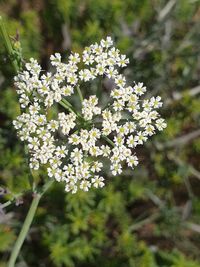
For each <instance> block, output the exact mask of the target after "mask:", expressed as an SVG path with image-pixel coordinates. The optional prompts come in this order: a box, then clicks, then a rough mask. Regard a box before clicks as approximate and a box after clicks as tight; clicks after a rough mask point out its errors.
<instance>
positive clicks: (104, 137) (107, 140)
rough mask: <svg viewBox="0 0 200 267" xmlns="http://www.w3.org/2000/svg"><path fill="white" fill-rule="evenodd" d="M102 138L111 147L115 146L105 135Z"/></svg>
mask: <svg viewBox="0 0 200 267" xmlns="http://www.w3.org/2000/svg"><path fill="white" fill-rule="evenodd" d="M102 138H103V139H104V140H105V141H106V142H107V143H109V144H110V145H111V146H113V147H114V146H115V144H114V143H113V141H112V140H110V138H108V137H107V136H106V135H102Z"/></svg>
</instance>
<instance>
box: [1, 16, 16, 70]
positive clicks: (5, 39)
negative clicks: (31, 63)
mask: <svg viewBox="0 0 200 267" xmlns="http://www.w3.org/2000/svg"><path fill="white" fill-rule="evenodd" d="M0 33H1V36H2V39H3V42H4V45H5V47H6V50H7V52H8V55H9V58H10V60H11V63H12V65H13V68H14V70H15V72H16V73H17V72H18V69H19V67H18V64H17V61H16V60H15V59H14V58H13V54H14V49H13V46H12V44H11V41H10V38H9V36H8V32H7V30H6V27H5V25H4V22H3V19H2V17H1V16H0Z"/></svg>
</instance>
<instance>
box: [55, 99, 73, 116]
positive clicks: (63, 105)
mask: <svg viewBox="0 0 200 267" xmlns="http://www.w3.org/2000/svg"><path fill="white" fill-rule="evenodd" d="M59 104H60V105H61V106H62V107H64V108H65V109H67V110H69V111H70V112H73V113H75V114H76V112H75V111H74V110H73V109H72V107H71V104H70V105H69V102H68V101H67V100H64V99H62V100H61V101H60V102H59ZM76 115H77V114H76Z"/></svg>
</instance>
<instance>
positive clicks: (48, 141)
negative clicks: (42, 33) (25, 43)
mask: <svg viewBox="0 0 200 267" xmlns="http://www.w3.org/2000/svg"><path fill="white" fill-rule="evenodd" d="M50 61H51V65H52V72H47V73H44V72H43V70H42V68H41V66H40V65H39V64H38V62H37V61H36V60H35V59H32V58H31V59H30V61H29V62H28V63H26V64H25V68H24V70H22V71H21V72H19V73H18V74H17V76H16V77H15V85H16V87H17V93H18V95H19V102H20V106H21V110H22V113H21V115H20V116H18V117H17V118H16V120H14V121H13V124H14V127H15V128H16V129H17V132H18V136H19V138H20V139H21V140H22V141H25V143H26V144H27V147H28V151H29V155H30V168H31V169H34V170H37V169H39V168H40V166H44V167H45V168H46V170H47V174H48V176H49V178H50V179H55V180H56V181H58V182H64V183H65V190H66V191H67V192H69V191H70V192H72V193H76V192H77V190H78V189H81V190H84V191H88V190H89V189H90V188H91V187H95V188H101V187H103V186H104V184H105V178H104V177H103V168H104V162H105V160H107V161H109V165H110V171H111V173H112V175H114V176H116V175H118V174H120V173H121V172H122V170H123V168H124V167H130V168H132V169H134V168H135V166H137V164H138V158H137V156H136V153H135V148H136V147H137V146H138V145H143V144H144V143H145V142H146V141H147V140H148V138H149V137H151V136H152V135H154V134H155V133H156V131H157V130H158V131H162V130H163V129H164V128H165V127H166V123H165V121H164V119H163V118H161V117H160V114H159V112H158V110H159V108H160V107H162V102H161V97H160V96H157V97H151V98H150V99H146V98H145V97H144V94H145V92H146V87H145V86H144V85H143V83H141V82H139V83H136V82H133V84H131V85H129V84H127V81H126V78H125V76H124V75H123V74H121V68H124V67H126V66H127V64H128V63H129V60H128V59H127V58H126V56H125V55H122V54H120V51H119V50H118V49H116V48H115V47H114V46H113V41H112V39H111V37H107V38H106V39H105V40H101V41H100V43H95V44H92V45H90V46H89V47H86V48H85V49H84V50H83V53H82V55H79V54H78V53H71V55H70V56H69V59H68V62H67V63H64V62H62V61H61V55H60V54H59V53H56V54H54V55H52V56H51V57H50ZM98 77H101V78H102V79H103V78H107V79H110V80H112V82H113V84H114V88H113V89H112V90H111V91H110V95H109V98H108V99H109V101H108V103H107V105H106V106H103V107H102V106H101V105H100V99H98V97H97V96H96V95H89V97H85V98H84V97H83V93H82V90H81V86H82V84H83V83H84V82H90V81H93V80H95V79H96V78H98ZM73 94H75V95H76V94H77V95H79V98H80V105H79V106H77V107H76V106H74V105H73V104H72V101H71V97H72V95H73ZM56 103H59V104H60V105H61V106H62V107H63V108H65V112H63V111H62V112H58V114H57V116H56V117H53V118H52V117H51V116H50V115H49V114H50V112H49V110H50V109H51V107H52V106H53V105H55V104H56Z"/></svg>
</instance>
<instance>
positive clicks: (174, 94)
mask: <svg viewBox="0 0 200 267" xmlns="http://www.w3.org/2000/svg"><path fill="white" fill-rule="evenodd" d="M103 2H104V3H103ZM66 3H67V4H66ZM66 5H69V6H66ZM0 6H1V8H0V10H1V13H4V14H6V17H7V20H6V25H8V28H9V34H10V35H11V36H12V40H13V41H14V42H15V40H16V39H17V38H16V37H17V34H19V37H20V42H21V46H22V47H23V54H25V58H26V59H27V58H29V57H31V56H34V57H36V58H38V59H40V62H41V63H42V65H43V68H45V69H46V67H47V66H48V61H47V59H48V58H49V56H50V54H53V53H54V52H55V51H60V52H61V53H62V54H63V55H65V53H64V51H65V50H66V49H70V50H76V51H78V52H81V51H82V49H83V46H85V45H87V44H88V43H91V42H94V41H96V40H100V39H102V38H103V37H104V36H106V35H110V34H112V37H114V39H115V41H116V43H117V47H118V48H119V49H120V50H122V52H123V53H125V54H126V55H127V56H128V57H129V58H130V65H129V67H128V68H127V69H126V73H125V74H126V76H127V77H130V80H131V79H132V77H134V79H135V81H136V82H138V81H140V80H143V81H144V82H145V83H147V82H148V84H149V86H150V88H154V89H153V90H152V91H151V93H150V94H152V95H155V94H159V95H161V96H162V98H163V99H164V110H163V113H164V114H163V116H164V117H165V118H167V123H168V127H167V129H166V130H165V132H164V133H163V134H162V135H159V136H157V137H155V138H154V139H153V143H147V146H146V148H144V149H142V150H139V151H138V152H139V159H140V161H142V164H141V165H140V166H138V167H137V169H136V170H135V171H134V173H133V174H131V173H130V172H129V171H128V170H126V171H125V172H124V174H123V175H119V177H117V178H116V179H113V180H112V181H110V182H109V184H112V186H110V185H109V186H108V187H106V188H104V189H103V190H102V191H101V192H98V193H97V194H96V192H95V194H94V192H92V191H91V192H88V193H86V194H85V193H82V194H80V196H79V194H78V195H76V196H72V197H69V196H65V195H64V194H63V187H62V186H61V185H55V186H54V187H53V188H52V189H51V191H50V192H49V194H48V193H47V195H46V197H45V198H44V199H43V200H42V201H41V204H40V207H39V208H38V211H37V214H36V218H35V221H34V226H33V227H32V228H31V231H30V234H29V235H28V239H27V241H26V244H27V245H26V246H24V247H23V249H22V251H21V253H20V257H19V265H20V266H23V265H25V264H26V265H28V266H42V265H45V266H62V265H63V266H73V265H75V266H85V265H86V266H98V265H99V264H101V265H103V266H117V267H118V266H182V265H183V266H184V265H186V266H199V265H200V264H199V234H198V229H199V228H198V223H199V206H200V202H199V190H198V188H199V181H198V177H199V172H198V161H199V160H198V159H199V149H198V136H199V115H198V114H199V112H198V103H199V97H198V96H199V38H198V28H199V16H198V12H199V9H198V7H199V1H169V3H168V1H156V2H155V1H126V3H124V1H94V2H93V1H81V3H80V2H78V1H77V2H76V1H72V3H70V2H69V1H48V3H45V1H40V4H38V1H26V2H25V1H21V2H19V3H18V2H15V1H6V2H5V1H1V3H0ZM108 7H109V8H108ZM91 11H92V12H91ZM26 13H27V14H28V13H29V14H30V13H34V16H35V18H37V19H34V20H32V19H30V18H31V17H30V16H28V15H27V20H29V22H30V23H27V25H29V27H30V28H29V30H28V32H29V33H30V35H29V36H28V35H27V28H25V25H26V24H25V23H24V20H23V16H22V14H26ZM37 23H38V24H37ZM16 29H18V33H17V34H16ZM31 32H32V34H33V35H32V36H31ZM88 38H90V39H88ZM26 39H27V40H26ZM38 40H39V42H38ZM0 46H1V47H0V57H1V58H0V61H1V64H0V68H1V75H0V77H1V78H0V87H1V90H0V96H1V105H0V116H1V137H0V150H1V151H3V153H0V169H1V171H0V179H1V183H2V186H3V188H4V190H3V195H2V198H3V199H2V202H3V203H5V202H6V201H7V202H9V201H11V203H13V204H14V203H16V200H17V204H18V203H20V202H21V200H22V199H21V198H20V195H19V192H21V191H22V189H23V188H27V189H30V186H29V182H28V176H27V173H28V172H27V171H28V169H27V164H26V162H25V161H24V152H23V147H22V146H21V145H20V144H19V142H18V141H17V139H16V137H15V136H16V133H15V132H14V131H13V128H12V126H11V121H12V120H13V119H14V118H15V117H16V114H19V108H18V104H17V98H16V93H15V90H13V88H12V81H11V80H12V77H13V76H12V72H13V71H12V67H11V66H10V64H8V63H7V64H5V62H7V61H6V58H5V56H4V55H5V51H3V46H2V43H0ZM25 51H27V52H26V53H25ZM108 88H109V86H108V84H107V83H105V84H103V88H102V90H101V97H102V99H103V98H104V97H105V95H106V94H107V90H108ZM91 89H92V90H93V93H95V90H96V88H95V86H94V87H92V88H91ZM84 92H85V94H87V87H85V88H84ZM77 104H78V103H77ZM42 177H44V176H42ZM108 179H109V180H111V178H109V177H108ZM5 193H6V194H5ZM65 197H66V200H65V201H63V199H64V198H65ZM78 199H79V200H78ZM4 200H5V202H4ZM29 203H30V193H27V194H26V195H25V197H23V206H17V207H15V209H13V207H12V205H13V204H12V205H8V206H7V207H5V208H4V212H5V211H6V214H4V215H1V223H2V227H1V230H0V231H1V234H0V236H1V238H2V239H1V240H0V247H1V257H0V258H1V260H0V266H1V265H2V266H5V262H6V261H7V259H8V255H9V253H10V249H11V248H12V244H13V239H14V237H15V232H16V233H18V232H19V231H20V225H21V223H20V222H22V221H23V218H24V215H23V214H24V210H25V209H28V205H29ZM8 204H9V203H8ZM58 207H59V209H58ZM66 207H67V208H66ZM13 210H14V213H13ZM77 210H79V212H77ZM11 211H12V213H11ZM69 214H71V215H72V217H69ZM154 215H155V216H154ZM81 221H84V223H83V226H82V225H81V223H80V222H81ZM63 225H66V226H64V227H63ZM131 226H132V229H133V230H132V231H129V230H128V231H127V229H129V227H131ZM59 231H60V235H59V234H54V232H56V233H58V232H59ZM65 232H67V235H68V233H70V234H69V237H67V235H66V236H65ZM61 235H62V237H61ZM3 237H4V238H5V239H3ZM6 237H7V238H6ZM47 237H48V238H47ZM2 240H6V242H5V241H4V242H1V241H2ZM74 240H78V241H77V243H76V245H75V244H73V241H74ZM71 243H72V244H71ZM54 244H58V245H55V246H54ZM70 246H71V247H74V248H75V247H76V249H75V250H73V249H71V250H70V249H68V252H66V253H65V251H66V250H67V249H66V248H69V247H70ZM59 247H62V251H63V253H61V250H60V249H59ZM30 248H31V249H30ZM56 248H58V250H57V252H56ZM77 250H78V252H76V251H77ZM59 251H60V254H59ZM73 251H74V253H73ZM82 251H83V252H82ZM81 252H82V253H81ZM79 254H81V256H79ZM183 254H184V255H185V256H183ZM50 255H51V256H50ZM56 255H57V256H56ZM68 259H69V260H70V263H69V262H68V263H67V261H68ZM195 259H196V260H195Z"/></svg>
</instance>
